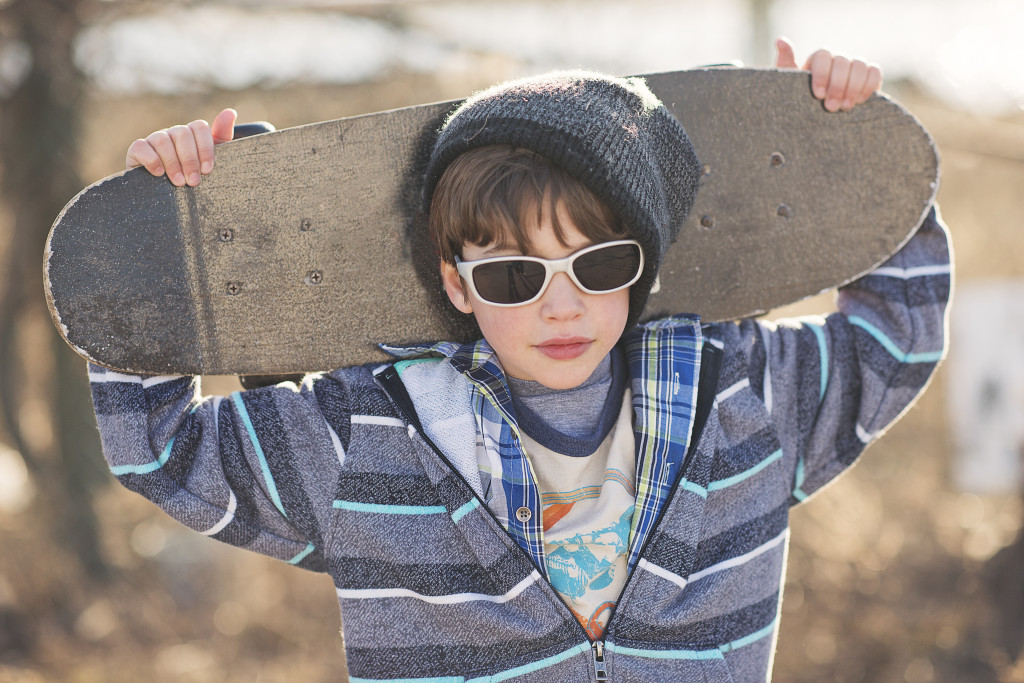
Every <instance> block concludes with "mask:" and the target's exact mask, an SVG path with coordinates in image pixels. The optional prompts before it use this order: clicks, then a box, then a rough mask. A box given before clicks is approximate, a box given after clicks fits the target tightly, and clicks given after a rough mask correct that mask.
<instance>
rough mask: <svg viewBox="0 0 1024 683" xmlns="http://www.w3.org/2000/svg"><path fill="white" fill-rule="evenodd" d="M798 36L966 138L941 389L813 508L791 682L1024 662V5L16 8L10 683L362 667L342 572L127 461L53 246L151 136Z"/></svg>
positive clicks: (921, 1)
mask: <svg viewBox="0 0 1024 683" xmlns="http://www.w3.org/2000/svg"><path fill="white" fill-rule="evenodd" d="M775 35H787V36H789V37H790V38H791V39H792V40H793V41H794V42H795V44H796V47H797V50H798V53H799V55H800V56H802V57H805V56H806V55H807V54H808V53H809V52H810V51H812V50H813V49H814V48H817V47H820V46H827V47H829V48H830V49H833V50H834V51H839V52H845V53H847V54H850V55H857V56H863V57H865V58H868V59H871V60H875V61H878V62H879V63H881V64H882V65H883V67H884V68H885V71H886V86H885V87H886V90H887V91H888V92H889V93H890V94H892V95H893V96H894V97H896V99H898V100H899V101H901V102H902V103H903V104H904V105H906V106H907V107H908V108H909V109H910V110H911V111H912V112H914V113H915V114H916V115H917V116H918V117H919V118H920V119H921V121H922V122H923V123H924V124H925V126H926V127H927V128H928V129H929V130H930V131H931V133H932V135H933V136H934V138H935V140H936V142H937V144H938V146H939V148H940V151H941V154H942V158H943V171H942V173H943V177H942V187H941V190H940V192H939V201H940V203H941V205H942V209H943V213H944V216H945V218H946V221H947V223H948V224H949V225H950V227H951V229H952V232H953V235H954V241H955V246H956V255H957V260H958V282H957V287H958V289H957V300H956V305H955V306H954V315H953V320H952V336H953V341H954V346H953V351H952V354H951V357H950V359H949V360H948V361H947V362H946V363H945V365H944V366H943V367H942V368H941V370H940V372H939V373H938V376H937V378H936V380H935V381H934V382H933V384H932V387H931V389H930V391H928V392H927V393H926V395H925V396H924V397H923V398H922V399H921V401H920V402H918V404H917V405H916V406H915V407H914V408H913V409H912V410H910V411H909V412H908V414H907V415H906V416H905V417H904V419H903V420H902V421H901V422H900V423H899V424H897V425H896V426H895V427H894V428H893V429H892V430H891V431H890V432H889V434H888V435H887V436H886V437H885V438H884V439H882V441H881V442H880V443H878V444H877V445H875V446H873V447H872V448H870V449H869V450H868V452H867V454H866V455H865V457H864V458H863V460H862V462H861V463H860V464H859V465H858V466H857V467H856V468H854V470H853V471H852V472H851V473H850V474H849V475H847V476H845V477H844V478H842V480H840V481H839V482H837V483H836V484H835V485H833V486H831V487H830V488H829V489H828V491H827V492H825V493H824V494H823V495H820V496H818V497H816V498H814V499H813V500H812V501H811V502H810V503H808V504H807V505H804V506H802V507H801V508H799V509H798V510H797V511H796V512H795V513H794V515H793V531H792V541H791V545H790V555H789V573H788V578H787V582H786V590H785V599H784V602H783V617H782V622H781V629H780V635H779V642H778V653H777V656H776V662H775V680H776V681H782V682H788V681H800V682H810V681H906V682H909V683H927V682H931V681H972V682H973V681H1000V682H1010V681H1016V682H1021V681H1024V652H1022V645H1024V537H1022V535H1021V527H1022V518H1024V509H1022V502H1021V492H1022V490H1024V479H1022V476H1021V470H1022V467H1021V458H1022V453H1021V450H1022V449H1021V446H1022V441H1024V285H1022V284H1021V283H1022V282H1024V256H1022V254H1024V234H1022V224H1024V218H1022V215H1024V192H1022V190H1024V111H1022V105H1024V69H1022V67H1024V44H1022V42H1021V40H1020V36H1021V35H1024V4H1022V3H1020V2H1019V0H901V1H900V2H898V3H896V2H891V1H889V0H862V1H861V2H859V3H848V2H838V0H816V1H814V2H811V1H810V0H717V1H716V2H698V1H697V0H674V1H668V0H637V1H633V2H629V1H626V0H617V1H610V0H589V1H587V2H582V1H570V0H544V1H539V0H505V1H503V2H499V1H492V0H475V1H469V0H465V1H462V2H456V1H444V2H442V1H430V0H422V1H414V0H408V1H405V2H401V1H398V0H393V1H384V0H380V1H373V0H365V1H363V2H344V1H341V0H333V1H332V0H291V1H289V0H223V1H221V2H217V1H215V0H205V1H204V0H192V1H189V2H168V1H166V0H163V1H157V0H0V264H2V265H0V682H7V681H17V682H19V683H20V682H23V681H24V682H35V681H73V682H83V683H84V682H92V681H137V680H149V681H154V682H157V681H204V682H205V681H285V680H288V681H295V680H302V681H339V680H345V678H346V676H345V668H344V658H343V655H342V649H341V638H340V636H339V634H338V631H339V624H340V622H339V615H338V608H337V603H336V602H335V599H334V596H333V592H332V587H331V582H330V579H329V578H328V577H326V576H320V575H314V574H312V573H308V572H304V571H302V570H298V569H295V568H293V567H288V566H285V565H283V564H281V563H278V562H275V561H272V560H268V559H265V558H262V557H258V556H255V555H251V554H248V553H244V552H242V551H238V550H234V549H230V548H227V547H224V546H221V545H219V544H217V543H216V542H214V541H211V540H209V539H206V538H203V537H200V536H198V535H196V534H192V533H191V532H188V531H186V530H185V529H184V528H183V527H180V526H178V525H177V524H176V523H174V522H171V521H170V520H168V519H165V518H164V517H163V516H162V515H161V514H159V513H158V512H157V511H156V509H155V507H153V506H152V505H150V504H149V503H147V502H145V501H143V500H142V499H140V498H138V497H137V496H135V495H134V494H131V493H129V492H127V491H125V490H123V489H121V488H120V487H118V486H117V485H116V484H115V483H114V480H113V478H112V477H111V476H110V475H109V474H108V473H107V471H106V468H105V466H104V465H103V461H102V457H101V455H100V453H99V447H98V440H97V435H96V430H95V426H94V420H93V417H92V413H91V406H90V403H89V399H88V393H87V386H86V382H85V373H84V363H83V362H82V361H81V360H80V359H78V358H77V357H75V356H74V355H73V354H72V353H71V352H70V351H69V350H68V349H67V348H65V347H64V345H63V343H62V342H61V341H60V340H59V338H58V336H57V335H56V333H55V331H54V329H53V327H52V325H51V324H50V322H49V318H48V316H47V312H46V306H45V303H44V301H43V297H42V288H41V287H40V284H41V278H40V263H41V255H42V253H43V243H44V240H45V236H46V232H47V230H48V229H49V226H50V224H51V223H52V221H53V219H54V218H55V217H56V215H57V214H58V212H59V211H60V209H61V207H62V206H63V205H64V204H65V203H66V202H67V201H68V200H70V199H71V198H72V197H73V196H74V195H75V193H76V192H77V191H78V190H80V189H81V188H82V187H84V186H85V185H86V184H88V183H90V182H93V181H95V180H97V179H99V178H100V177H102V176H104V175H108V174H110V173H113V172H116V171H118V170H120V169H121V168H122V167H123V163H124V161H123V159H124V153H125V150H126V148H127V146H128V144H129V143H130V142H131V141H132V140H134V139H135V138H137V137H141V136H144V135H146V134H148V133H149V132H151V131H153V130H155V129H158V128H162V127H165V126H169V125H173V124H175V123H183V122H187V121H190V120H192V119H195V118H208V119H210V118H212V117H213V116H214V115H215V114H216V112H217V111H219V110H220V109H221V108H222V107H224V106H234V107H236V108H237V109H238V110H239V112H240V114H241V118H242V120H259V119H266V120H269V121H271V122H273V123H274V124H275V125H277V126H278V127H279V128H282V127H286V126H293V125H300V124H304V123H309V122H313V121H319V120H325V119H332V118H338V117H341V116H347V115H353V114H360V113H366V112H372V111H378V110H382V109H388V108H393V107H398V106H404V105H411V104H420V103H424V102H430V101H436V100H442V99H449V98H457V97H462V96H465V95H467V94H469V93H470V92H472V91H473V90H475V89H478V88H480V87H483V86H486V85H489V84H491V83H493V82H495V81H497V80H500V79H504V78H507V77H512V76H517V75H523V74H528V73H531V72H536V71H539V70H542V69H547V68H552V67H576V66H584V67H590V68H595V69H601V70H606V71H610V72H615V73H622V74H629V73H643V72H649V71H658V70H672V69H680V68H687V67H690V66H697V65H701V64H707V63H721V62H726V61H732V60H742V61H743V62H745V63H748V64H768V63H769V62H770V60H771V58H772V51H771V39H772V37H773V36H775ZM831 307H832V303H831V298H830V297H828V296H824V297H817V298H815V299H812V300H810V301H806V302H802V303H800V304H798V305H796V306H794V307H791V308H790V309H787V310H785V311H777V312H773V315H775V316H778V315H788V314H795V313H801V312H820V311H822V310H828V309H830V308H831ZM237 386H238V385H237V381H236V380H234V379H233V378H224V377H217V378H209V381H207V382H206V388H207V390H208V391H211V392H219V391H231V390H233V389H235V388H237Z"/></svg>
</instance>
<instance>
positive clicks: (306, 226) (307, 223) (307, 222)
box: [299, 218, 313, 232]
mask: <svg viewBox="0 0 1024 683" xmlns="http://www.w3.org/2000/svg"><path fill="white" fill-rule="evenodd" d="M312 229H313V221H312V219H309V218H303V219H302V223H300V224H299V230H301V231H302V232H307V231H309V230H312Z"/></svg>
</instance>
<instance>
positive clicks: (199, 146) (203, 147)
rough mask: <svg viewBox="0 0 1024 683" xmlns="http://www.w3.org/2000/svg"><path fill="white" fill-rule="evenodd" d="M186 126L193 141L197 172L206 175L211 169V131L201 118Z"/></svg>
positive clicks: (212, 142) (212, 140) (212, 141)
mask: <svg viewBox="0 0 1024 683" xmlns="http://www.w3.org/2000/svg"><path fill="white" fill-rule="evenodd" d="M187 128H188V129H189V130H190V131H191V132H192V138H193V141H194V142H195V146H196V159H197V162H198V163H199V172H200V173H202V174H203V175H206V174H207V173H209V172H210V171H212V170H213V144H214V139H213V131H212V130H211V129H210V124H208V123H207V122H206V121H203V120H197V121H193V122H192V123H190V124H188V126H187Z"/></svg>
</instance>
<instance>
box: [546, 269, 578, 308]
mask: <svg viewBox="0 0 1024 683" xmlns="http://www.w3.org/2000/svg"><path fill="white" fill-rule="evenodd" d="M541 313H542V314H543V315H544V316H545V317H547V318H552V319H556V320H572V319H573V318H577V317H579V316H580V315H582V314H583V292H581V291H580V289H579V287H577V286H576V285H575V284H574V283H573V281H572V280H570V279H569V276H568V275H566V274H565V273H555V276H554V277H553V278H551V282H550V284H548V289H547V291H546V292H544V295H543V296H542V297H541Z"/></svg>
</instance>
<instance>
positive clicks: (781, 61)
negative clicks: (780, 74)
mask: <svg viewBox="0 0 1024 683" xmlns="http://www.w3.org/2000/svg"><path fill="white" fill-rule="evenodd" d="M775 67H776V68H778V69H795V68H797V66H796V55H795V54H794V53H793V46H792V45H791V44H790V42H789V40H787V39H786V38H777V39H776V40H775Z"/></svg>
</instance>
